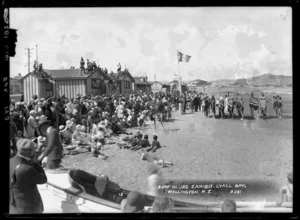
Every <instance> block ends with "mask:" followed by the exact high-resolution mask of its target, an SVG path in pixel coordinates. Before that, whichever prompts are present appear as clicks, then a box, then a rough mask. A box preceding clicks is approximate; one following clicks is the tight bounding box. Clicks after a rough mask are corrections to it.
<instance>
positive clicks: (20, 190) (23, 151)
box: [9, 139, 47, 214]
mask: <svg viewBox="0 0 300 220" xmlns="http://www.w3.org/2000/svg"><path fill="white" fill-rule="evenodd" d="M17 148H18V154H17V155H16V156H15V157H13V158H11V159H10V203H9V204H10V211H9V213H10V214H32V213H42V212H43V211H44V206H43V201H42V199H41V195H40V193H39V191H38V188H37V184H44V183H46V182H47V176H46V174H45V172H44V170H43V168H42V167H41V165H40V164H39V163H38V161H37V160H36V156H35V146H34V143H33V142H32V141H30V140H29V139H20V140H19V141H18V142H17Z"/></svg>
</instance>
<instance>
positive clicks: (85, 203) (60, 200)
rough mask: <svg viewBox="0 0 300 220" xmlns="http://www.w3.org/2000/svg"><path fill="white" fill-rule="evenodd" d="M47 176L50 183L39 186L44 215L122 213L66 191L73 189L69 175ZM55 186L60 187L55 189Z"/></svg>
mask: <svg viewBox="0 0 300 220" xmlns="http://www.w3.org/2000/svg"><path fill="white" fill-rule="evenodd" d="M46 174H47V178H48V183H46V184H43V185H38V189H39V192H40V194H41V197H42V200H43V204H44V213H120V212H121V209H120V208H119V207H110V206H106V205H103V204H100V203H97V202H93V201H91V200H88V199H85V198H82V197H80V196H77V195H74V194H71V193H67V192H66V191H65V190H64V189H68V188H71V185H70V183H69V181H68V176H67V175H68V174H67V173H62V174H49V173H46ZM53 184H55V185H58V184H59V187H55V186H54V185H53Z"/></svg>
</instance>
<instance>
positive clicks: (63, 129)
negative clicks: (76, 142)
mask: <svg viewBox="0 0 300 220" xmlns="http://www.w3.org/2000/svg"><path fill="white" fill-rule="evenodd" d="M59 134H60V138H61V142H62V143H63V144H70V143H71V142H72V135H73V132H72V129H71V128H70V127H68V126H64V125H61V126H59Z"/></svg>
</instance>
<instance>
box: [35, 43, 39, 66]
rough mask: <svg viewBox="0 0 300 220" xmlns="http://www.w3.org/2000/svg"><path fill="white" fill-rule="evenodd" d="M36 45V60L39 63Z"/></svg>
mask: <svg viewBox="0 0 300 220" xmlns="http://www.w3.org/2000/svg"><path fill="white" fill-rule="evenodd" d="M35 46H36V62H37V63H39V59H38V45H35Z"/></svg>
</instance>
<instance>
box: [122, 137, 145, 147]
mask: <svg viewBox="0 0 300 220" xmlns="http://www.w3.org/2000/svg"><path fill="white" fill-rule="evenodd" d="M142 137H143V135H142V134H138V135H137V136H135V137H134V138H133V139H132V140H131V141H130V142H129V143H126V142H123V143H118V145H119V146H121V148H123V149H126V148H127V149H130V150H134V149H135V148H136V147H138V146H140V144H141V140H142Z"/></svg>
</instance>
